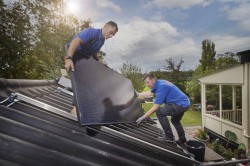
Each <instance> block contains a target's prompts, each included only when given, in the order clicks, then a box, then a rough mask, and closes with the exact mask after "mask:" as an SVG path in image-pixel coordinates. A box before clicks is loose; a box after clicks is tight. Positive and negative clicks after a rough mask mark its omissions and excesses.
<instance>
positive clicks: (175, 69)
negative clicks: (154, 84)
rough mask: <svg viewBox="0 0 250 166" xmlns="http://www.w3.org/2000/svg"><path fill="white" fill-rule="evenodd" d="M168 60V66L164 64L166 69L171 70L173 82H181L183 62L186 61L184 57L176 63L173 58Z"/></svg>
mask: <svg viewBox="0 0 250 166" xmlns="http://www.w3.org/2000/svg"><path fill="white" fill-rule="evenodd" d="M166 62H167V64H168V66H164V69H165V70H167V71H169V72H170V73H171V77H172V78H171V80H170V81H172V82H173V83H179V82H180V68H181V65H182V63H183V62H184V61H183V60H182V59H181V60H180V62H179V63H178V64H177V65H176V64H175V61H174V60H173V59H172V58H168V59H166Z"/></svg>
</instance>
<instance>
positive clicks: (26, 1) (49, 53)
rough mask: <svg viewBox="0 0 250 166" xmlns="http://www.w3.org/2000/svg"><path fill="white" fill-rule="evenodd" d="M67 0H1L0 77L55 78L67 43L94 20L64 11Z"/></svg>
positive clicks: (61, 66) (61, 65)
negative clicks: (80, 18) (76, 16)
mask: <svg viewBox="0 0 250 166" xmlns="http://www.w3.org/2000/svg"><path fill="white" fill-rule="evenodd" d="M64 9H65V1H64V0H43V1H40V0H17V1H16V2H15V3H13V4H8V5H4V3H3V1H2V0H1V1H0V12H1V22H0V31H1V33H0V35H1V36H0V37H1V40H0V49H1V52H0V58H1V59H0V69H1V72H0V77H5V78H36V79H44V78H55V77H56V76H60V73H59V71H60V70H59V69H60V68H64V62H63V56H64V55H65V44H66V43H68V42H69V41H70V40H71V39H72V37H73V36H75V35H76V34H77V33H78V32H79V31H80V30H81V29H82V28H87V27H89V26H90V23H91V21H90V20H87V21H82V20H78V19H77V18H75V17H74V16H72V15H70V14H67V15H66V14H65V10H64Z"/></svg>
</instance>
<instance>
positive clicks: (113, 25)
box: [106, 21, 118, 32]
mask: <svg viewBox="0 0 250 166" xmlns="http://www.w3.org/2000/svg"><path fill="white" fill-rule="evenodd" d="M107 24H109V25H111V26H112V27H115V28H116V32H118V26H117V24H116V23H115V22H114V21H109V22H107V23H106V25H107Z"/></svg>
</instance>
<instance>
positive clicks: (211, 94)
mask: <svg viewBox="0 0 250 166" xmlns="http://www.w3.org/2000/svg"><path fill="white" fill-rule="evenodd" d="M219 92H220V91H219V85H211V84H208V85H206V113H207V114H210V115H213V116H217V117H220V107H219V106H220V105H219V103H220V102H219V101H220V100H219V99H220V95H219Z"/></svg>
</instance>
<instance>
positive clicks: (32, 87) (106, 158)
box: [0, 78, 199, 166]
mask: <svg viewBox="0 0 250 166" xmlns="http://www.w3.org/2000/svg"><path fill="white" fill-rule="evenodd" d="M58 87H60V85H58V84H57V82H56V81H49V80H6V79H3V78H0V102H1V101H2V102H1V104H0V124H1V125H0V147H1V148H0V165H15V164H17V165H60V166H61V165H118V164H119V165H194V164H198V163H199V162H197V161H195V160H193V159H191V158H190V157H189V155H188V154H187V153H185V152H184V151H183V149H181V148H178V147H176V146H175V145H172V144H167V143H164V142H160V141H158V140H157V136H159V135H160V133H161V132H162V131H161V130H160V129H159V128H157V127H155V126H154V125H152V124H148V123H143V124H140V125H136V124H133V123H128V124H116V125H105V126H104V125H102V126H84V127H83V126H80V125H79V123H78V122H77V121H76V120H75V119H74V116H73V115H72V114H71V113H70V111H71V109H72V100H73V96H71V95H70V94H67V93H62V92H59V91H58ZM11 94H12V98H7V97H9V96H10V95H11ZM18 96H19V97H18ZM6 99H7V100H6ZM28 100H29V101H28ZM13 101H15V102H14V103H12V102H13ZM61 111H62V112H61Z"/></svg>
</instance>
